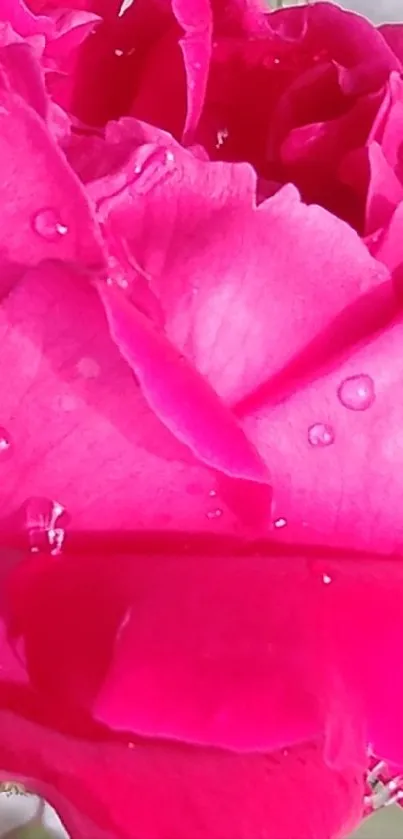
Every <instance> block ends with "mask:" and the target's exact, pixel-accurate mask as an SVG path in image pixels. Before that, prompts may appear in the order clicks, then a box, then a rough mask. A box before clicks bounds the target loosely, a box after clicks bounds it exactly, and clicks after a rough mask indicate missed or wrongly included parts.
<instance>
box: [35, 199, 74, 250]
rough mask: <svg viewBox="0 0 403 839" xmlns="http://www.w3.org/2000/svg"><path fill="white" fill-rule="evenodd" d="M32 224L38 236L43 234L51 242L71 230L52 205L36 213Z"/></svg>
mask: <svg viewBox="0 0 403 839" xmlns="http://www.w3.org/2000/svg"><path fill="white" fill-rule="evenodd" d="M32 226H33V228H34V230H35V233H37V234H38V236H42V238H43V239H47V240H48V241H49V242H55V241H57V239H59V238H60V237H61V236H66V234H67V233H68V232H69V228H68V227H67V225H66V224H63V222H62V220H61V218H60V216H59V215H58V213H57V212H56V210H54V209H53V208H52V207H47V208H44V209H43V210H39V211H38V212H37V213H35V215H34V217H33V219H32Z"/></svg>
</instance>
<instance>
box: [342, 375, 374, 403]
mask: <svg viewBox="0 0 403 839" xmlns="http://www.w3.org/2000/svg"><path fill="white" fill-rule="evenodd" d="M337 395H338V398H339V400H340V402H341V404H342V405H343V406H344V407H345V408H348V409H349V410H350V411H366V410H367V409H368V408H370V407H371V405H372V404H373V403H374V401H375V385H374V381H373V379H372V378H371V376H368V375H367V374H366V373H360V374H359V375H357V376H349V377H348V378H347V379H344V381H343V382H342V383H341V385H340V387H339V389H338V391H337Z"/></svg>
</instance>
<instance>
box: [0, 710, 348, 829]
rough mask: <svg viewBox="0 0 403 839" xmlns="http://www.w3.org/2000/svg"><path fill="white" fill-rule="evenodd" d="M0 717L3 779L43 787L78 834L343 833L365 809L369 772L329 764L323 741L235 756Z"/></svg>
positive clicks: (12, 716)
mask: <svg viewBox="0 0 403 839" xmlns="http://www.w3.org/2000/svg"><path fill="white" fill-rule="evenodd" d="M1 721H2V730H3V732H4V734H3V736H2V739H1V747H0V757H1V762H2V766H3V767H4V775H5V778H6V779H9V778H10V777H15V776H17V777H20V778H21V779H23V780H25V781H26V782H27V783H28V785H29V786H30V787H31V788H33V789H34V790H37V791H39V792H40V793H42V794H43V795H45V796H46V798H47V799H48V800H49V801H51V802H52V804H53V805H54V806H55V808H56V809H58V811H59V813H60V815H61V817H62V819H63V822H64V824H65V826H66V828H67V829H68V831H69V835H70V836H71V839H134V837H136V839H166V837H167V836H175V839H189V836H192V837H195V839H196V837H197V839H224V837H225V839H243V837H244V836H245V835H247V836H253V837H255V838H256V839H263V837H265V839H289V837H290V836H294V835H296V831H297V832H298V837H299V839H314V838H315V837H316V836H318V835H320V836H321V837H323V839H336V837H339V836H341V835H344V834H347V833H349V832H350V830H352V829H353V828H354V827H355V826H356V825H357V823H358V821H359V820H360V817H361V812H362V796H363V783H362V777H361V774H360V773H359V772H357V771H356V770H355V769H354V768H348V769H347V770H345V771H344V772H343V773H341V772H339V771H336V770H333V769H330V768H329V767H327V766H326V764H325V763H324V761H323V747H322V744H321V743H312V744H307V745H304V746H299V747H297V748H295V749H290V750H288V752H287V753H286V754H281V753H278V754H273V755H268V756H266V755H233V754H229V753H225V752H214V751H209V750H207V749H197V748H193V749H192V748H185V747H183V746H181V745H175V744H160V743H154V742H148V743H147V742H145V741H141V740H134V742H133V741H131V740H130V741H129V742H128V743H127V742H126V743H119V742H113V741H111V740H107V739H104V741H103V742H102V741H101V742H99V741H98V742H96V741H94V742H91V740H90V739H86V740H85V739H83V738H81V739H78V738H74V737H67V736H65V735H63V734H60V733H59V732H57V731H52V730H51V729H50V728H47V727H46V726H44V725H37V724H35V723H32V722H30V721H29V720H24V719H23V718H21V717H19V716H17V715H16V714H13V713H10V712H9V711H3V712H2V713H1ZM16 742H19V743H21V748H20V749H16V748H15V744H16ZM55 755H57V759H55ZM290 800H291V801H292V807H290V806H289V804H290ZM140 803H141V804H140Z"/></svg>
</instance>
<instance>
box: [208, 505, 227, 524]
mask: <svg viewBox="0 0 403 839" xmlns="http://www.w3.org/2000/svg"><path fill="white" fill-rule="evenodd" d="M222 514H223V510H221V509H220V508H219V507H216V509H215V510H208V511H207V513H206V517H207V518H208V519H210V521H212V520H214V519H220V518H221V516H222Z"/></svg>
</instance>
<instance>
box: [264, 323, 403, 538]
mask: <svg viewBox="0 0 403 839" xmlns="http://www.w3.org/2000/svg"><path fill="white" fill-rule="evenodd" d="M380 325H381V324H380ZM402 335H403V332H402V324H401V322H399V321H398V322H396V323H394V324H392V325H390V326H389V327H388V326H387V323H384V324H383V329H382V330H381V331H380V332H379V333H378V334H377V335H375V337H373V338H371V339H370V340H368V339H367V341H366V342H364V343H363V344H362V346H359V347H357V349H356V350H355V351H353V350H352V349H350V351H349V353H348V354H346V355H345V357H344V358H343V360H342V361H341V362H339V363H337V362H336V361H334V360H333V363H332V365H329V367H328V369H327V371H326V374H324V375H322V376H321V377H320V378H317V379H316V380H313V381H311V382H310V383H307V384H306V386H300V388H299V389H298V391H296V392H295V393H293V394H292V395H291V396H290V397H289V398H288V399H287V400H285V401H284V402H282V404H277V405H276V404H274V400H275V398H276V396H275V393H272V394H271V401H270V398H269V399H268V400H267V403H266V404H265V403H264V401H262V402H261V405H260V407H255V411H254V415H252V414H251V416H250V419H249V422H248V423H247V428H248V430H249V436H251V437H252V439H254V440H255V442H256V445H257V446H258V448H259V450H260V451H261V453H262V455H263V457H264V458H265V459H268V460H269V461H270V469H271V471H272V483H273V503H274V506H275V512H274V514H273V518H274V519H277V518H278V517H281V518H282V519H284V521H285V523H286V526H284V527H283V528H281V529H277V528H275V527H274V528H273V535H274V536H275V537H276V538H277V539H279V540H280V541H281V542H286V543H289V542H297V543H299V542H303V543H316V544H326V545H328V546H336V545H337V546H346V547H348V546H350V547H352V548H357V549H363V550H365V549H373V550H376V551H379V553H381V554H385V553H390V552H394V551H399V550H400V548H401V545H402V539H403V525H402V517H401V511H400V497H401V493H402V484H401V476H402V474H403V472H402V470H401V469H400V468H399V464H400V459H401V453H402V446H401V428H402V424H403V417H402V408H401V406H402V404H403V399H401V398H400V395H399V394H400V388H401V373H400V349H399V347H400V344H401V341H402Z"/></svg>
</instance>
